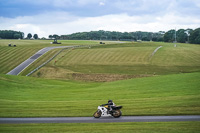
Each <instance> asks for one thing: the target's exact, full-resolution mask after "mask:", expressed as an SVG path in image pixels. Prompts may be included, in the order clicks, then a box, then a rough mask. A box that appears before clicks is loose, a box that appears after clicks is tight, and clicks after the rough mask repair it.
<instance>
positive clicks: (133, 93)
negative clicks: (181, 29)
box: [0, 73, 200, 117]
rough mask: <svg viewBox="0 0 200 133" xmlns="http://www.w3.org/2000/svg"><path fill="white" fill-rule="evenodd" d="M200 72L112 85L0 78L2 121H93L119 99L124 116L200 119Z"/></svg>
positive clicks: (28, 78)
mask: <svg viewBox="0 0 200 133" xmlns="http://www.w3.org/2000/svg"><path fill="white" fill-rule="evenodd" d="M199 83H200V73H190V74H176V75H167V76H156V77H148V78H138V79H130V80H122V81H115V82H107V83H86V82H75V81H58V80H47V79H37V78H31V77H19V76H9V75H1V76H0V92H1V93H0V117H48V116H92V114H93V113H94V111H95V110H96V109H97V106H98V105H100V104H103V103H106V102H107V100H108V99H113V100H114V102H115V103H116V104H118V105H122V106H124V108H123V109H122V111H123V115H186V114H187V115H192V114H200V111H199V110H200V102H199V99H200V90H199V88H200V84H199Z"/></svg>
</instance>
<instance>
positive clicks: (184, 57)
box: [33, 42, 200, 81]
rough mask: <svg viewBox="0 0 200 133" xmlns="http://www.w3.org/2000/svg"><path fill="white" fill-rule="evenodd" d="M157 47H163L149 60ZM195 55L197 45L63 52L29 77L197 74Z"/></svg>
mask: <svg viewBox="0 0 200 133" xmlns="http://www.w3.org/2000/svg"><path fill="white" fill-rule="evenodd" d="M159 46H163V47H162V48H160V49H159V50H158V51H157V52H156V53H155V54H154V56H151V55H152V53H153V51H154V50H155V49H156V48H157V47H159ZM199 51H200V46H199V45H189V44H177V47H174V45H173V44H169V43H155V42H143V43H123V44H114V45H105V46H99V47H92V48H90V49H89V48H85V49H74V50H64V51H63V52H62V53H61V54H60V55H59V56H57V57H56V58H55V59H54V60H53V61H52V62H50V63H49V64H48V65H46V66H45V67H43V68H42V69H41V70H39V71H38V72H36V73H35V74H33V76H35V77H42V78H53V79H71V80H74V79H75V80H86V81H114V80H121V79H129V78H135V77H147V76H153V75H167V74H178V73H188V72H199V71H200V52H199ZM55 61H56V63H55ZM41 63H42V62H41ZM41 63H40V64H41Z"/></svg>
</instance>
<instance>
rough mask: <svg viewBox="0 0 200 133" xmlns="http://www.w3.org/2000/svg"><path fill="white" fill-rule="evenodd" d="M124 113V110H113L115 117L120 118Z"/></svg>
mask: <svg viewBox="0 0 200 133" xmlns="http://www.w3.org/2000/svg"><path fill="white" fill-rule="evenodd" d="M121 115H122V112H121V111H120V110H115V112H113V114H112V116H113V117H114V118H119V117H120V116H121Z"/></svg>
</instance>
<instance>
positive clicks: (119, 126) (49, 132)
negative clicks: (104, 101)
mask: <svg viewBox="0 0 200 133" xmlns="http://www.w3.org/2000/svg"><path fill="white" fill-rule="evenodd" d="M199 127H200V122H162V123H161V122H160V123H159V122H150V123H148V122H140V123H91V124H81V123H78V124H10V125H9V124H3V125H0V131H1V132H4V133H13V132H14V133H91V132H92V133H102V132H104V133H110V132H115V133H133V132H134V133H199V130H200V128H199Z"/></svg>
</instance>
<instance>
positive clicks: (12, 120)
mask: <svg viewBox="0 0 200 133" xmlns="http://www.w3.org/2000/svg"><path fill="white" fill-rule="evenodd" d="M169 121H200V115H187V116H122V117H120V118H113V117H101V118H93V117H47V118H0V124H20V123H112V122H169Z"/></svg>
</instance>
